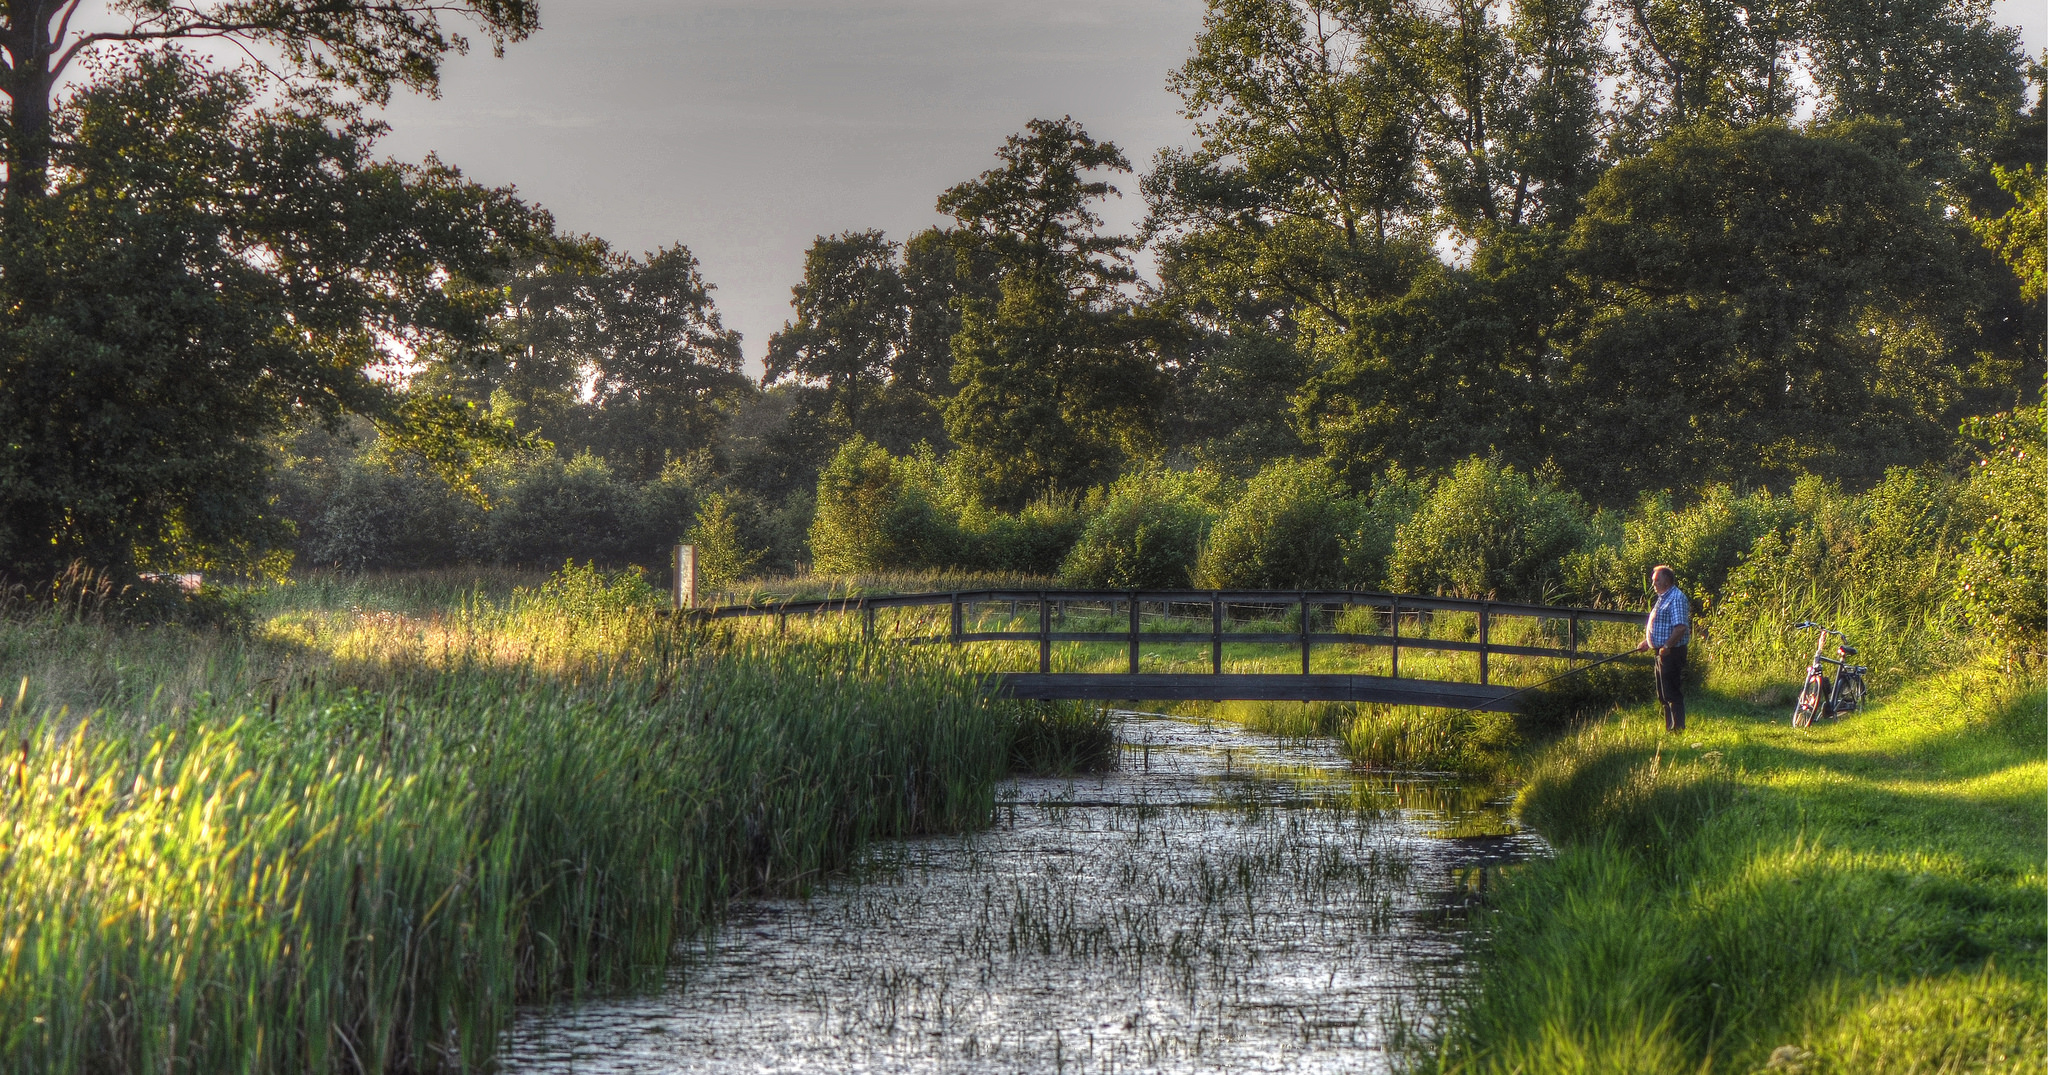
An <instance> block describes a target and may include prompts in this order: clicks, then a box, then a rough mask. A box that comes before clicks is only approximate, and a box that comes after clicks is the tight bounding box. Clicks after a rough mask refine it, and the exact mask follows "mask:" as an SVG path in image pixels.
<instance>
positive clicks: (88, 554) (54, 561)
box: [0, 52, 549, 578]
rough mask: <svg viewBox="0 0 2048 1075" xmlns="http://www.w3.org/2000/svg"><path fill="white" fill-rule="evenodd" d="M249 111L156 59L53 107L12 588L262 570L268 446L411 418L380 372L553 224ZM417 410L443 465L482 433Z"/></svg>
mask: <svg viewBox="0 0 2048 1075" xmlns="http://www.w3.org/2000/svg"><path fill="white" fill-rule="evenodd" d="M256 99H257V98H256V92H255V89H254V87H252V85H251V84H250V82H249V80H248V79H247V78H246V77H244V76H242V75H238V74H231V73H218V72H210V71H207V70H205V69H203V68H201V67H200V66H199V65H198V64H197V63H195V62H194V61H192V60H190V59H187V58H185V57H183V56H181V55H179V54H178V53H176V52H164V53H157V54H153V55H152V54H145V55H143V56H141V57H138V58H137V59H136V60H135V62H134V65H133V66H132V67H129V68H126V69H124V70H120V71H117V72H113V73H111V74H110V75H109V76H107V77H106V78H103V79H102V80H101V81H98V82H96V83H94V84H92V85H90V86H88V87H86V88H85V89H83V90H81V91H80V92H79V93H77V94H76V95H75V96H74V97H72V98H71V99H69V100H67V101H66V102H65V105H64V107H63V108H62V109H60V110H59V112H58V114H57V116H56V126H55V132H56V134H57V135H58V143H57V148H56V151H55V155H54V157H53V162H54V164H55V170H54V171H53V172H52V175H53V176H54V177H55V181H54V182H53V184H52V186H51V188H50V190H49V191H48V192H47V196H46V197H44V198H42V199H41V200H40V201H38V202H36V203H35V204H34V205H32V206H29V207H27V209H26V210H25V212H26V213H27V214H28V216H27V219H28V220H29V223H30V225H31V226H32V227H33V228H34V230H35V232H36V234H38V235H39V236H40V241H39V242H38V243H37V244H36V249H35V251H34V256H35V258H36V259H37V262H38V266H39V276H38V279H37V282H36V290H37V292H38V294H39V296H40V298H41V300H42V301H41V302H40V303H38V304H27V303H23V302H20V301H15V302H12V303H10V304H9V305H8V306H7V308H6V312H5V315H4V316H0V571H4V572H5V573H8V574H12V575H15V576H17V577H22V578H36V577H47V575H48V574H50V573H52V572H54V571H56V570H59V569H61V568H62V567H63V565H65V564H66V563H68V562H70V561H71V560H73V559H74V558H82V559H84V560H86V561H87V562H88V563H89V564H91V565H93V566H95V567H100V568H105V569H110V570H114V571H117V572H118V571H122V570H129V569H132V567H133V566H134V565H135V564H136V563H137V562H138V559H140V560H142V561H154V560H159V559H160V558H166V557H178V556H183V557H185V558H187V559H199V560H210V561H213V562H218V563H222V564H228V565H234V564H241V565H247V564H249V563H251V562H253V561H254V560H256V559H259V558H260V557H261V556H262V554H263V552H264V550H265V549H266V548H267V547H269V546H270V545H271V544H273V543H274V542H275V541H276V540H277V539H278V538H279V537H280V536H281V535H280V533H279V532H278V528H277V526H276V525H275V523H274V522H273V521H270V520H269V512H268V509H267V506H266V504H265V494H264V482H263V474H264V471H265V468H266V466H267V457H266V454H265V450H264V447H263V443H262V438H263V436H264V435H266V434H267V433H269V432H271V431H274V430H276V429H278V428H280V427H281V426H282V425H283V424H284V423H285V422H286V421H287V420H288V419H290V418H293V417H296V416H310V417H313V418H319V417H327V418H332V417H334V416H336V415H339V414H341V413H344V412H349V411H353V412H356V413H361V414H368V415H374V416H379V417H382V418H384V419H386V420H388V421H392V422H398V421H400V420H401V419H402V418H403V417H405V415H403V414H402V413H401V408H400V404H401V403H402V402H403V401H402V400H401V398H400V397H399V396H398V395H397V394H396V393H395V392H394V391H393V390H392V388H391V387H390V385H389V384H388V382H384V381H380V380H377V379H375V378H373V377H371V376H369V375H368V374H369V373H371V372H372V371H375V370H378V369H380V368H382V367H385V366H387V365H388V364H389V362H390V359H391V350H392V349H393V348H394V347H400V348H413V349H418V348H425V347H429V346H431V345H432V343H433V342H434V341H436V340H441V339H449V338H474V337H477V336H479V335H481V333H482V329H483V325H484V320H485V318H486V316H487V315H488V312H489V311H490V309H491V308H492V306H493V305H494V303H495V301H496V297H495V295H493V294H490V293H488V292H486V291H480V290H474V289H468V288H465V287H463V286H461V285H460V281H462V280H466V279H478V278H482V277H484V276H487V275H490V274H491V273H493V272H500V271H503V267H504V265H505V264H506V262H507V260H508V259H507V257H506V252H507V251H508V250H509V249H511V248H514V247H517V246H520V245H523V244H526V243H528V242H529V241H530V240H531V238H532V237H533V236H535V235H537V234H542V233H545V232H546V231H547V230H548V227H549V225H548V222H547V220H546V218H545V216H544V215H542V214H539V213H537V212H536V211H534V210H531V209H529V208H528V207H526V206H524V205H522V204H521V203H519V202H518V201H517V199H515V198H514V197H512V195H511V194H510V192H507V191H493V190H487V189H484V188H481V187H478V186H476V185H474V184H471V183H469V182H467V181H465V180H464V179H463V178H462V177H461V175H460V173H458V172H456V171H454V170H453V169H450V168H447V167H445V166H442V165H439V164H437V163H432V162H430V163H429V164H428V165H427V166H425V167H410V166H405V165H398V164H391V163H379V162H376V161H373V160H372V159H370V156H369V154H370V149H371V144H372V143H371V136H372V134H373V128H371V127H370V126H369V125H367V124H364V123H360V122H354V121H347V120H346V119H345V117H341V118H338V117H336V116H335V115H334V114H333V113H331V112H327V111H310V110H294V109H290V108H282V107H272V108H268V109H263V110H258V109H257V108H256ZM20 234H21V233H19V232H16V233H12V237H13V239H15V240H18V239H19V238H20ZM21 286H22V283H21V281H20V280H18V279H16V278H13V277H0V289H4V291H5V292H6V294H7V295H9V296H16V297H18V296H19V295H20V293H21V292H20V290H19V288H20V287H21ZM410 411H411V414H410V417H411V418H413V419H415V420H416V421H413V422H411V423H410V424H411V426H412V427H413V432H414V434H415V442H416V443H417V444H418V445H419V446H422V447H427V448H429V449H432V447H433V445H432V444H431V443H427V442H434V441H439V442H442V445H443V446H444V447H445V446H446V441H447V440H448V439H449V438H450V437H453V436H456V435H458V434H463V433H473V432H475V431H476V429H477V426H478V423H477V422H476V421H475V414H474V412H473V411H472V410H470V409H468V408H463V407H461V406H460V405H457V404H454V403H452V402H451V401H447V400H438V401H437V400H429V399H421V400H415V401H413V404H412V406H411V408H410Z"/></svg>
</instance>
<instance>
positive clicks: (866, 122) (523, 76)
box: [384, 0, 2048, 369]
mask: <svg viewBox="0 0 2048 1075" xmlns="http://www.w3.org/2000/svg"><path fill="white" fill-rule="evenodd" d="M1202 8H1203V5H1202V2H1201V0H1008V2H1003V0H860V2H855V0H544V2H543V5H542V10H541V18H542V23H543V28H542V30H541V32H540V33H539V34H537V35H535V36H534V37H533V38H532V39H531V40H528V41H525V42H521V43H519V44H517V45H513V46H512V47H511V48H510V49H509V50H508V51H507V54H506V56H505V58H504V59H502V60H500V59H494V58H492V57H491V56H490V54H489V52H488V50H483V49H480V50H478V51H477V53H476V54H474V55H471V56H468V57H464V58H460V59H457V60H456V61H455V62H453V63H451V64H450V65H449V66H448V68H447V70H446V72H445V76H444V84H443V93H442V96H441V98H440V99H439V100H429V99H424V98H418V97H413V98H403V99H399V100H396V101H394V102H393V103H392V105H391V107H390V108H389V109H387V110H386V114H385V118H386V119H387V120H388V121H389V122H390V124H391V126H392V133H391V136H390V137H389V138H388V139H387V140H386V141H385V143H384V149H385V150H386V151H387V152H389V153H391V154H392V155H394V156H397V157H399V158H401V159H418V158H420V157H423V156H425V155H426V154H427V153H429V152H435V153H439V154H440V155H441V157H442V158H443V159H444V160H446V161H448V162H450V163H452V164H455V165H458V166H460V167H461V168H462V169H463V170H464V171H465V172H467V173H468V174H469V175H470V176H471V177H473V178H475V179H477V180H479V181H482V182H486V183H490V184H493V185H497V184H505V183H511V184H516V185H517V186H518V187H519V189H520V190H521V192H522V193H523V194H524V195H525V196H526V197H527V198H528V199H530V200H532V201H536V202H538V203H540V204H541V205H544V206H546V207H547V208H548V209H549V210H551V211H553V213H554V214H555V219H556V221H557V222H558V224H559V225H560V226H561V227H562V228H563V229H564V230H567V231H574V232H589V233H591V234H594V235H598V236H602V237H603V238H605V239H608V240H610V241H611V242H612V243H613V244H614V245H615V246H617V247H619V248H621V249H624V250H628V251H632V252H635V253H638V252H641V251H645V250H651V249H654V248H656V247H660V246H666V245H668V244H670V243H675V242H681V243H683V244H685V245H687V246H688V247H689V248H690V249H691V250H692V251H694V252H695V253H696V255H697V257H698V259H699V260H701V261H702V262H703V265H704V273H705V276H706V277H707V278H708V279H709V280H710V281H711V282H712V283H714V284H716V285H717V286H718V291H717V293H716V298H717V301H718V306H719V309H720V311H721V312H722V313H723V314H724V317H725V322H726V324H727V325H729V326H731V327H734V328H737V329H739V330H740V331H741V332H742V333H744V334H745V340H746V352H747V355H748V358H749V359H750V360H751V361H750V364H751V365H753V366H755V368H756V369H758V364H759V363H758V360H759V358H760V356H761V354H762V353H763V352H764V350H765V349H766V347H767V344H768V336H769V334H770V333H773V332H774V331H775V330H776V329H777V328H780V327H781V325H782V323H783V321H784V320H786V319H787V318H788V316H789V312H790V311H789V289H790V286H791V285H793V284H795V283H796V282H797V280H798V278H799V277H800V276H801V275H802V272H803V252H804V250H805V248H806V247H808V246H809V245H810V243H811V240H812V238H813V237H815V236H817V235H821V234H830V233H834V232H839V231H847V230H858V229H862V228H880V229H882V230H884V231H886V232H888V233H889V236H890V237H891V238H893V239H897V240H901V239H903V238H905V237H906V236H908V235H910V234H911V233H913V232H915V231H917V230H919V229H921V228H923V227H925V226H926V225H929V224H933V223H938V222H939V221H940V219H941V218H940V217H939V215H938V214H937V213H936V212H934V211H933V209H932V203H933V201H934V199H936V198H937V197H938V194H939V192H940V191H941V190H943V189H945V188H946V187H948V186H950V185H952V184H954V183H957V182H959V181H961V180H963V179H967V178H970V177H972V176H974V175H977V174H979V173H980V172H981V171H982V170H984V169H986V168H988V167H990V166H992V165H993V163H994V160H993V157H992V156H991V154H992V153H993V152H994V150H995V148H996V146H998V145H999V144H1001V142H1002V140H1003V138H1004V136H1006V135H1008V134H1011V133H1013V132H1015V131H1017V130H1019V129H1021V128H1022V127H1023V126H1024V123H1025V122H1026V121H1027V120H1030V119H1032V118H1033V117H1039V116H1044V117H1051V118H1057V117H1059V116H1063V115H1072V116H1073V117H1074V118H1075V119H1077V120H1079V121H1080V122H1081V123H1082V124H1083V125H1084V126H1086V127H1087V129H1088V131H1089V133H1091V134H1093V135H1094V136H1096V137H1097V138H1106V139H1109V140H1112V141H1114V142H1116V143H1117V144H1118V145H1120V146H1122V147H1123V149H1124V152H1125V153H1126V155H1128V156H1129V157H1130V158H1131V161H1132V163H1133V164H1134V165H1136V166H1137V168H1138V170H1139V171H1140V172H1143V171H1144V170H1145V168H1146V167H1147V165H1148V163H1149V162H1150V160H1151V157H1152V154H1153V152H1154V151H1155V150H1157V149H1159V148H1161V147H1163V146H1168V145H1179V144H1183V143H1184V142H1185V141H1186V138H1187V129H1188V124H1187V122H1186V121H1185V120H1184V119H1182V118H1181V117H1180V115H1179V114H1178V111H1177V109H1178V106H1179V101H1178V99H1177V98H1175V97H1174V96H1173V95H1172V94H1170V93H1168V92H1167V90H1166V76H1167V73H1168V72H1169V71H1171V70H1172V69H1173V68H1174V67H1176V66H1178V65H1179V64H1180V62H1181V61H1182V60H1183V59H1184V58H1185V57H1186V56H1187V52H1188V47H1189V45H1190V44H1191V43H1192V42H1193V40H1194V37H1195V33H1196V31H1197V30H1198V29H1200V26H1201V16H1202ZM1998 9H1999V11H2000V12H2001V14H2002V15H2003V17H2004V18H2005V20H2007V21H2009V22H2015V23H2019V24H2020V25H2021V26H2022V29H2023V31H2024V33H2025V35H2026V39H2027V45H2028V48H2029V51H2032V52H2037V53H2038V51H2039V50H2040V49H2041V48H2042V47H2043V46H2044V45H2048V5H2044V4H2042V3H2041V2H2040V0H2024V2H2015V0H1998ZM1121 185H1122V186H1123V187H1124V189H1125V196H1124V198H1123V199H1122V202H1121V204H1120V205H1116V206H1112V207H1111V208H1110V210H1109V211H1108V212H1107V213H1106V214H1105V215H1106V216H1109V217H1110V220H1111V223H1112V224H1115V225H1126V226H1127V225H1128V224H1130V223H1132V222H1134V221H1135V220H1136V219H1137V217H1138V216H1139V215H1140V214H1141V212H1142V204H1141V200H1140V199H1139V197H1138V194H1137V183H1136V180H1135V177H1133V178H1132V179H1131V180H1130V181H1129V182H1127V183H1124V184H1121Z"/></svg>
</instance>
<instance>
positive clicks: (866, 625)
mask: <svg viewBox="0 0 2048 1075" xmlns="http://www.w3.org/2000/svg"><path fill="white" fill-rule="evenodd" d="M860 610H861V614H862V620H863V621H864V622H862V624H861V628H860V637H861V640H862V641H865V642H873V641H874V640H875V607H874V606H873V605H870V604H868V599H867V598H865V597H863V598H861V599H860Z"/></svg>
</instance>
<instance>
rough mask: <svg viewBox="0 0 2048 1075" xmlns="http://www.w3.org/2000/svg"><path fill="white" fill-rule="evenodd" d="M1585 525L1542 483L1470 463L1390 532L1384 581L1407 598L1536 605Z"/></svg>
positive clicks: (1567, 501)
mask: <svg viewBox="0 0 2048 1075" xmlns="http://www.w3.org/2000/svg"><path fill="white" fill-rule="evenodd" d="M1590 523H1591V520H1590V519H1589V518H1588V516H1587V513H1586V510H1585V507H1584V505H1583V504H1581V503H1580V501H1579V499H1578V498H1577V497H1576V496H1573V495H1572V494H1571V493H1568V492H1564V491H1562V490H1559V489H1557V488H1556V487H1554V486H1553V485H1551V484H1550V482H1548V481H1547V480H1544V479H1541V478H1529V477H1526V476H1524V475H1522V474H1520V473H1518V472H1516V471H1515V470H1514V469H1513V468H1511V467H1504V466H1502V465H1500V464H1499V463H1496V462H1493V461H1491V460H1487V459H1478V458H1474V459H1469V460H1466V461H1465V462H1463V463H1460V464H1459V465H1458V467H1457V469H1456V470H1453V471H1452V472H1451V473H1450V474H1449V475H1448V476H1446V477H1445V478H1443V479H1442V480H1441V481H1439V482H1437V484H1436V487H1435V488H1434V489H1432V490H1430V493H1429V496H1428V497H1427V498H1426V499H1425V500H1424V501H1423V502H1422V506H1421V508H1420V509H1419V510H1417V511H1416V513H1415V516H1414V517H1413V518H1412V519H1410V520H1409V521H1408V522H1407V523H1405V524H1403V525H1402V526H1401V527H1400V528H1399V529H1398V530H1397V531H1396V533H1395V537H1394V552H1393V557H1392V560H1391V562H1390V563H1389V564H1388V570H1387V574H1388V582H1389V585H1391V586H1393V587H1394V588H1396V589H1400V590H1404V591H1407V592H1411V593H1433V594H1450V595H1454V596H1458V597H1503V598H1519V599H1523V600H1530V601H1538V600H1542V599H1544V598H1545V597H1547V596H1549V595H1550V594H1551V592H1552V591H1554V590H1557V589H1561V588H1562V586H1563V583H1564V579H1565V576H1564V571H1563V567H1562V564H1563V560H1564V558H1565V556H1566V555H1567V554H1569V553H1571V552H1573V551H1575V550H1577V549H1578V548H1579V547H1580V546H1581V545H1583V544H1584V543H1585V541H1586V538H1587V536H1588V534H1589V532H1590Z"/></svg>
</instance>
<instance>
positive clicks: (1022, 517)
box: [930, 493, 1088, 576]
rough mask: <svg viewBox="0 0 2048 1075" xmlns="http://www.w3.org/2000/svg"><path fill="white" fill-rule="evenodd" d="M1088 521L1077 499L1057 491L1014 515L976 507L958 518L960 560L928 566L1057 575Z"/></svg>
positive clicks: (1019, 573)
mask: <svg viewBox="0 0 2048 1075" xmlns="http://www.w3.org/2000/svg"><path fill="white" fill-rule="evenodd" d="M1087 525H1088V517H1087V515H1086V513H1085V512H1084V511H1083V509H1082V506H1081V503H1080V501H1078V500H1076V499H1075V498H1074V497H1071V496H1062V495H1060V494H1057V493H1049V494H1047V495H1045V496H1042V497H1040V498H1038V499H1037V500H1034V501H1032V502H1031V503H1029V504H1026V505H1024V507H1023V508H1021V509H1019V510H1018V511H1017V513H1016V514H1015V515H1009V514H1003V513H998V512H990V511H986V510H976V511H973V512H971V513H970V514H969V515H968V516H967V517H966V518H965V519H964V520H963V521H962V528H963V531H964V533H963V535H962V553H961V555H960V557H959V559H957V560H956V561H954V562H953V563H950V564H933V565H930V566H933V567H951V568H955V569H959V570H964V571H992V572H1002V573H1008V574H1014V575H1037V576H1045V575H1052V574H1056V573H1058V571H1059V569H1060V564H1061V562H1062V561H1064V560H1065V559H1066V558H1067V553H1068V552H1069V551H1071V550H1072V549H1073V547H1074V542H1076V541H1078V540H1080V537H1081V531H1082V530H1083V529H1084V528H1085V527H1086V526H1087Z"/></svg>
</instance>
